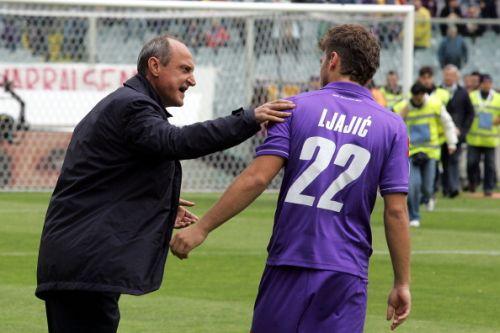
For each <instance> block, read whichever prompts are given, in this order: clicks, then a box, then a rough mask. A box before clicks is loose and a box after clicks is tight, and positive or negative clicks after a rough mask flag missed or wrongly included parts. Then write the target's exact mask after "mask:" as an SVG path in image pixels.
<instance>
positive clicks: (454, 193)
mask: <svg viewBox="0 0 500 333" xmlns="http://www.w3.org/2000/svg"><path fill="white" fill-rule="evenodd" d="M459 194H460V192H458V190H455V191H451V192H450V194H449V197H450V198H452V199H453V198H455V197H457V196H458V195H459Z"/></svg>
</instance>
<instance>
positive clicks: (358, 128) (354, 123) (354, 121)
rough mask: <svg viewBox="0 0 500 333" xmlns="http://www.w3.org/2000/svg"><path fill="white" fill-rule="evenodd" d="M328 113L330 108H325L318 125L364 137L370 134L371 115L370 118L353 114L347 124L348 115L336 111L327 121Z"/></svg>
mask: <svg viewBox="0 0 500 333" xmlns="http://www.w3.org/2000/svg"><path fill="white" fill-rule="evenodd" d="M327 115H328V109H326V108H325V109H323V112H322V113H321V118H320V119H319V122H318V127H324V128H326V129H328V130H330V131H334V132H339V133H345V134H352V135H357V136H360V137H362V138H364V137H365V136H366V135H367V134H368V129H369V128H368V127H370V126H371V125H372V121H371V116H368V118H363V117H358V116H353V117H352V118H351V119H349V120H348V123H347V124H346V115H345V114H341V113H338V112H334V113H333V115H332V116H331V120H328V121H327V122H326V123H325V119H326V117H327Z"/></svg>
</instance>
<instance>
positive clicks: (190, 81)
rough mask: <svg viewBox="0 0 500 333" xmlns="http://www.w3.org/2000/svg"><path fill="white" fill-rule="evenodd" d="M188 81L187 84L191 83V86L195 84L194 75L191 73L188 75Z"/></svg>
mask: <svg viewBox="0 0 500 333" xmlns="http://www.w3.org/2000/svg"><path fill="white" fill-rule="evenodd" d="M188 83H189V85H191V86H193V87H194V86H195V85H196V80H195V78H194V75H192V76H190V77H189V78H188Z"/></svg>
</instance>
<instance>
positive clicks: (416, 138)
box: [393, 83, 458, 160]
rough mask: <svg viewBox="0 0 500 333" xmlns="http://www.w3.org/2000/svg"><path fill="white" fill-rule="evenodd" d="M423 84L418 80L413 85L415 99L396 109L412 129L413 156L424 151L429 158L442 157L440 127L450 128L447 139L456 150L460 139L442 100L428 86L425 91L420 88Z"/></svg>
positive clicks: (411, 154)
mask: <svg viewBox="0 0 500 333" xmlns="http://www.w3.org/2000/svg"><path fill="white" fill-rule="evenodd" d="M415 87H416V88H415ZM420 87H422V85H421V84H420V83H416V84H415V85H414V86H413V87H412V97H411V99H410V100H403V101H401V102H399V103H397V104H396V105H395V106H394V107H393V110H394V112H396V113H398V114H400V115H401V116H402V117H403V119H404V120H405V123H406V126H407V128H408V135H409V137H410V156H413V155H415V154H417V153H418V152H422V153H424V154H426V155H427V156H428V157H429V158H432V159H435V160H439V158H440V155H441V148H440V147H441V144H440V139H439V128H440V127H441V128H446V129H447V131H446V136H445V139H447V141H448V146H449V148H450V149H451V150H454V149H455V148H456V143H457V141H458V140H457V136H456V132H455V125H454V124H453V120H452V119H451V116H450V115H449V113H448V112H447V111H446V109H445V108H444V106H443V104H442V101H441V100H440V99H438V98H436V97H435V96H429V95H427V94H425V88H423V89H424V91H419V89H418V88H420Z"/></svg>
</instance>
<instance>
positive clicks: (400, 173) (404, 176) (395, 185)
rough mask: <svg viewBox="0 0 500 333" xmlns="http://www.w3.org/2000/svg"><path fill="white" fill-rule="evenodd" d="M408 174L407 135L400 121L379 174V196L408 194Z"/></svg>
mask: <svg viewBox="0 0 500 333" xmlns="http://www.w3.org/2000/svg"><path fill="white" fill-rule="evenodd" d="M409 173H410V164H409V159H408V135H407V132H406V126H405V124H404V122H403V120H401V121H399V124H398V126H397V130H396V133H395V135H394V138H393V140H392V147H391V150H390V152H389V154H388V155H387V158H386V160H385V162H384V166H383V167H382V172H381V174H380V181H379V184H380V185H379V186H380V194H382V195H385V194H389V193H408V178H409Z"/></svg>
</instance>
